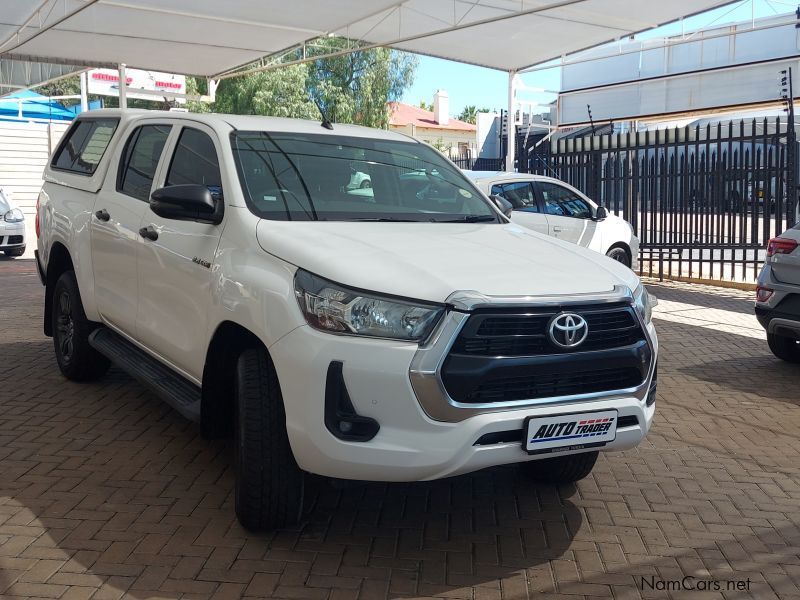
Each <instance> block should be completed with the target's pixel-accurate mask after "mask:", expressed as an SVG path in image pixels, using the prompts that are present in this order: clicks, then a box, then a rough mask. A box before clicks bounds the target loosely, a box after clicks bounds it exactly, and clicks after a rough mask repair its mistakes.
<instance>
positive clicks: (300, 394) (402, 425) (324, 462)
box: [270, 324, 658, 481]
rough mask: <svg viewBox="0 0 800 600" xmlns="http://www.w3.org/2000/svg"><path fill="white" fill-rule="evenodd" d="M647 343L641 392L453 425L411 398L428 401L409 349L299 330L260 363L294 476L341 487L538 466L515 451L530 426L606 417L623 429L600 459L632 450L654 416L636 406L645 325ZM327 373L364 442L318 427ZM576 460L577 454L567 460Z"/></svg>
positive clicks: (502, 409)
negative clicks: (542, 420) (280, 404)
mask: <svg viewBox="0 0 800 600" xmlns="http://www.w3.org/2000/svg"><path fill="white" fill-rule="evenodd" d="M647 337H648V340H649V342H650V343H651V348H652V352H653V364H652V369H651V370H650V372H649V374H648V376H647V378H646V380H645V382H644V383H643V384H642V386H641V388H637V389H635V390H624V391H621V392H619V393H613V394H608V393H607V394H604V395H598V396H596V397H590V398H587V397H571V398H560V399H558V400H557V401H553V402H547V401H543V400H542V399H539V400H537V401H531V402H527V403H514V404H513V405H503V406H496V407H491V408H488V409H487V408H483V409H480V410H464V411H463V414H459V416H458V418H448V417H447V416H446V415H447V412H448V410H450V411H453V410H455V411H458V410H459V409H458V408H453V407H452V406H451V407H448V408H447V409H446V410H444V412H443V413H442V414H434V415H433V416H432V415H431V414H430V412H431V410H430V406H432V404H431V403H432V402H436V401H440V400H441V398H429V397H424V398H421V397H420V395H424V394H427V393H428V392H426V391H425V390H424V389H422V388H419V386H418V385H416V384H412V378H413V373H414V372H415V369H417V368H418V367H419V364H420V363H419V359H418V351H419V350H420V349H419V347H418V346H417V345H416V344H410V343H407V342H399V341H390V340H379V339H366V338H359V337H355V336H352V337H351V336H338V335H331V334H328V333H324V332H320V331H317V330H315V329H313V328H311V327H309V326H307V325H304V326H301V327H298V328H297V329H295V330H293V331H292V332H291V333H289V334H287V335H286V336H284V337H283V338H281V339H280V340H279V341H278V342H276V343H275V344H273V345H272V346H271V347H270V354H271V356H272V359H273V361H274V364H275V368H276V370H277V373H278V379H279V381H280V385H281V391H282V394H283V398H284V405H285V409H286V425H287V431H288V434H289V439H290V442H291V446H292V451H293V453H294V456H295V458H296V460H297V462H298V464H299V465H300V467H301V468H302V469H304V470H306V471H309V472H313V473H317V474H320V475H324V476H329V477H336V478H341V479H357V480H369V481H423V480H431V479H439V478H442V477H448V476H452V475H459V474H462V473H468V472H471V471H475V470H478V469H482V468H485V467H491V466H496V465H503V464H512V463H519V462H524V461H528V460H536V459H540V458H546V457H547V456H548V455H528V453H527V452H526V451H525V450H524V449H523V447H522V440H521V438H522V429H523V423H524V421H525V419H526V418H527V417H531V416H550V415H558V414H566V413H575V412H590V411H597V410H607V409H614V410H617V411H618V416H619V419H620V420H621V421H622V422H623V423H625V426H623V425H622V423H620V426H619V427H618V429H617V436H616V439H615V440H614V441H613V442H610V443H608V444H606V445H605V446H604V447H603V448H602V449H603V450H625V449H628V448H632V447H634V446H636V445H637V444H638V443H639V442H640V441H641V440H642V439H643V438H644V436H645V435H646V434H647V432H648V431H649V429H650V426H651V423H652V420H653V415H654V412H655V405H654V404H651V405H648V404H647V401H646V400H647V395H648V392H649V390H650V387H651V384H652V383H653V380H654V377H655V363H656V357H657V349H658V341H657V338H656V335H655V329H654V328H653V326H652V324H650V325H648V326H647ZM332 363H341V365H342V367H341V378H342V381H343V382H344V385H345V386H346V389H347V394H348V396H349V399H350V401H351V402H352V408H353V409H354V410H355V412H356V413H357V414H358V415H360V416H362V417H367V418H369V419H374V420H375V421H377V422H378V424H379V425H380V429H379V431H378V432H377V434H376V435H374V437H372V438H370V439H369V440H368V441H347V440H343V439H340V438H339V437H337V436H335V435H333V434H332V433H331V431H330V430H329V428H328V427H326V425H325V418H324V413H325V410H324V406H323V403H324V399H325V396H326V384H327V383H328V373H329V369H330V365H331V364H332ZM443 415H445V416H443ZM515 432H518V435H517V434H516V433H515ZM479 440H480V441H479ZM592 449H593V448H592ZM581 451H587V450H574V451H570V452H568V453H576V452H581Z"/></svg>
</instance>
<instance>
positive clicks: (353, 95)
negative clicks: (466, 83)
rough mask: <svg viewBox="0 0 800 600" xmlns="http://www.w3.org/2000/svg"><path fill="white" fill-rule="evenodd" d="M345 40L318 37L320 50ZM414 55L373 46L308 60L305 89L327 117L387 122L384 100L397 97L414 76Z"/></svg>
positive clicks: (373, 124)
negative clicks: (369, 48) (362, 49)
mask: <svg viewBox="0 0 800 600" xmlns="http://www.w3.org/2000/svg"><path fill="white" fill-rule="evenodd" d="M346 42H347V40H342V39H341V38H331V39H324V40H320V41H319V42H318V44H317V49H318V51H320V52H336V51H337V50H341V49H343V48H346V45H345V44H346ZM416 66H417V58H416V57H415V56H413V55H411V54H407V53H405V52H397V51H395V50H389V49H388V48H375V49H372V50H365V51H361V52H352V53H349V54H344V55H342V56H335V57H332V58H326V59H320V60H316V61H314V62H312V63H310V66H309V73H308V80H307V83H306V85H307V90H308V92H309V94H310V95H311V97H312V98H313V99H314V100H315V101H316V102H318V103H319V104H320V106H321V107H322V109H323V110H324V111H325V113H326V115H327V116H328V118H329V119H330V120H331V121H333V122H338V123H358V124H360V125H366V126H367V127H383V128H386V127H388V125H389V112H388V110H387V108H386V103H387V102H391V101H394V100H399V99H400V97H401V96H402V95H403V90H405V89H406V88H407V87H408V86H409V85H411V83H412V82H413V80H414V70H415V69H416Z"/></svg>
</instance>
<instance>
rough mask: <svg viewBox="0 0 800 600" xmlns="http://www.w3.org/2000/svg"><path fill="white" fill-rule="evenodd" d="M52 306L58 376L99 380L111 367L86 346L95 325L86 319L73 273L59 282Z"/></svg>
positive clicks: (68, 272) (54, 292)
mask: <svg viewBox="0 0 800 600" xmlns="http://www.w3.org/2000/svg"><path fill="white" fill-rule="evenodd" d="M51 304H52V313H51V315H50V318H51V319H52V325H53V347H54V348H55V352H56V361H57V362H58V368H59V369H61V373H62V374H63V375H64V377H66V378H67V379H70V380H72V381H92V380H94V379H97V378H99V377H102V376H103V375H104V374H105V372H106V371H108V367H109V366H110V365H111V363H110V362H109V360H108V359H107V358H106V357H105V356H103V355H102V354H100V353H99V352H98V351H97V350H95V349H94V348H92V347H91V346H90V345H89V334H90V333H92V331H94V330H95V329H97V327H98V323H94V322H92V321H89V320H88V319H87V318H86V313H85V312H84V311H83V304H82V303H81V295H80V292H79V291H78V282H77V280H76V279H75V273H74V272H73V271H66V272H64V273H62V275H61V277H59V278H58V281H56V284H55V286H53V301H52V303H51Z"/></svg>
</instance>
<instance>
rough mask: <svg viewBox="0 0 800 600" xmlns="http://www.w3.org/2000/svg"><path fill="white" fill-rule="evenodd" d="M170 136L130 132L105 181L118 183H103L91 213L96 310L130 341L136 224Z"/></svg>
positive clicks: (150, 128) (150, 129) (161, 131)
mask: <svg viewBox="0 0 800 600" xmlns="http://www.w3.org/2000/svg"><path fill="white" fill-rule="evenodd" d="M169 132H170V126H169V125H167V124H159V123H155V124H148V125H141V126H139V127H137V128H135V129H134V130H132V131H131V132H130V134H129V136H128V138H127V140H126V142H125V145H124V146H123V147H122V150H121V152H120V153H119V155H118V156H117V157H116V159H117V163H116V164H117V165H118V169H117V170H116V171H115V170H114V169H110V170H109V175H108V177H109V178H113V177H115V176H116V181H108V180H107V181H106V183H105V185H104V186H103V189H102V190H101V191H100V193H99V195H98V198H97V201H96V202H95V206H94V211H95V212H94V214H93V215H92V225H91V227H92V230H91V240H92V241H91V244H92V269H93V271H94V286H95V298H96V301H97V308H98V310H99V312H100V314H101V315H102V317H103V320H104V321H105V322H106V323H108V324H109V325H110V326H112V327H113V328H115V329H118V330H119V331H121V332H122V333H125V334H127V335H129V336H131V337H135V336H136V310H137V304H138V300H139V290H138V284H137V277H136V273H137V260H136V254H137V246H138V245H139V243H140V241H141V237H140V236H139V223H140V222H141V220H142V216H143V215H144V214H145V213H146V212H147V211H148V202H149V199H150V192H151V188H152V185H153V179H154V177H155V174H156V171H157V169H158V164H159V160H160V158H161V153H162V151H163V149H164V144H165V143H166V141H167V137H168V136H169ZM112 160H114V159H113V158H112Z"/></svg>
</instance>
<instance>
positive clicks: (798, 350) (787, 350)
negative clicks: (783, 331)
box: [767, 333, 800, 363]
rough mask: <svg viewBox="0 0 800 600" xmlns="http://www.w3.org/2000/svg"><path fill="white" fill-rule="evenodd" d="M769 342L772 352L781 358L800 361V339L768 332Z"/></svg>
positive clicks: (788, 360) (795, 361) (791, 361)
mask: <svg viewBox="0 0 800 600" xmlns="http://www.w3.org/2000/svg"><path fill="white" fill-rule="evenodd" d="M767 344H769V349H770V350H772V353H773V354H774V355H775V356H777V357H778V358H780V359H781V360H785V361H786V362H790V363H800V341H798V340H796V339H794V338H790V337H786V336H783V335H777V334H775V333H768V334H767Z"/></svg>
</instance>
